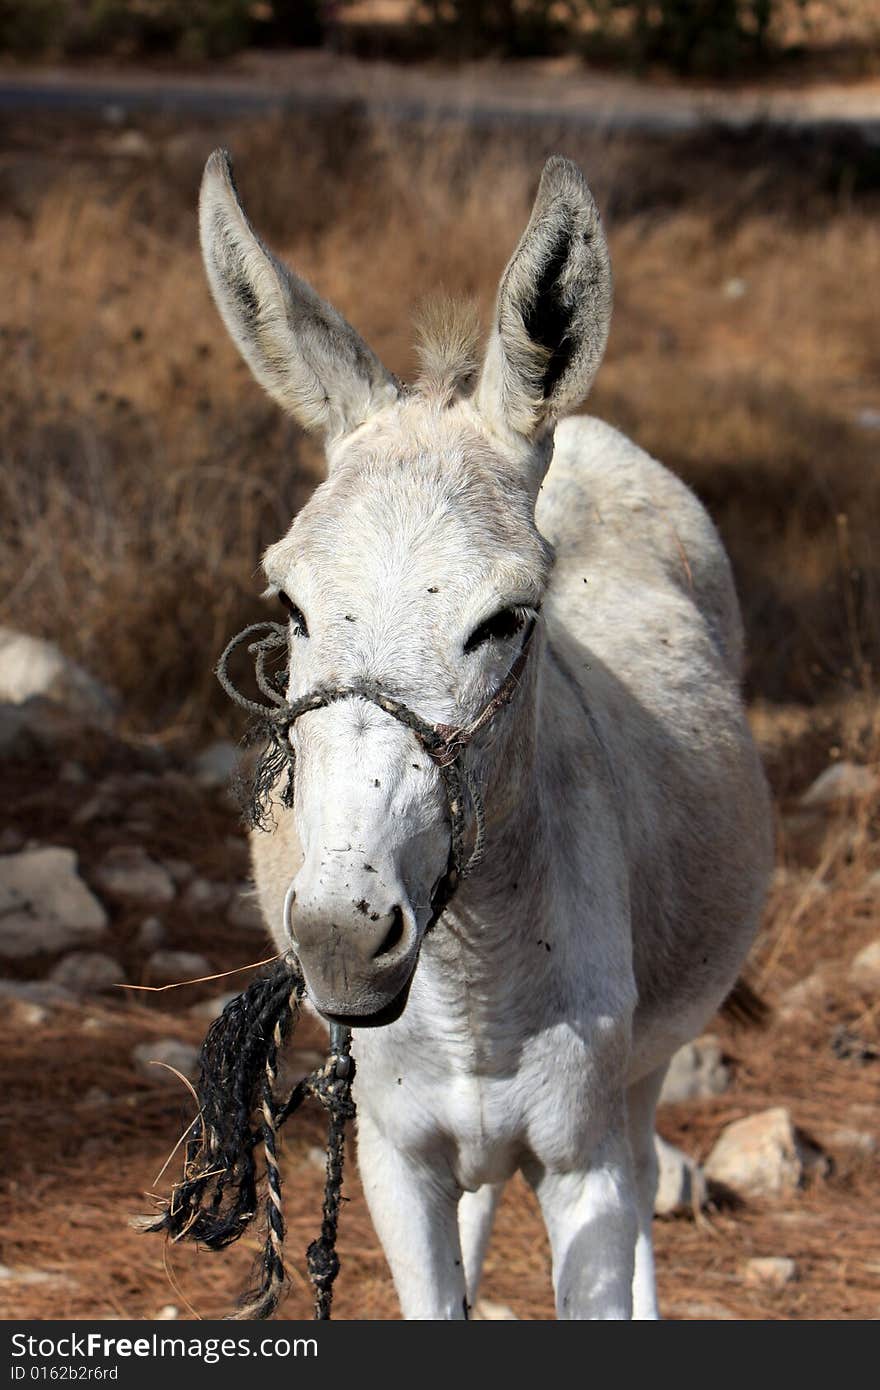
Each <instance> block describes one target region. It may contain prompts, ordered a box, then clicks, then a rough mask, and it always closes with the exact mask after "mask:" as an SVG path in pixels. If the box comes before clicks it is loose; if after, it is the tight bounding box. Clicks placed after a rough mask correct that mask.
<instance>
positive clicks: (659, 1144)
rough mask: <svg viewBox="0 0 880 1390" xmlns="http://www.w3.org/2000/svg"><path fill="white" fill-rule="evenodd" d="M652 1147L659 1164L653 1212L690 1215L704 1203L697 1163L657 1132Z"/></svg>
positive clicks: (704, 1192) (663, 1214)
mask: <svg viewBox="0 0 880 1390" xmlns="http://www.w3.org/2000/svg"><path fill="white" fill-rule="evenodd" d="M654 1151H655V1153H656V1155H657V1161H658V1163H659V1165H660V1173H659V1177H658V1179H657V1195H656V1197H655V1198H654V1215H655V1216H678V1215H683V1214H690V1215H692V1214H693V1212H694V1211H695V1210H699V1208H701V1207H703V1206H705V1204H706V1182H705V1179H704V1177H703V1173H702V1170H701V1168H700V1165H699V1164H698V1163H697V1162H696V1161H695V1160H694V1159H692V1158H690V1157H689V1155H688V1154H686V1153H683V1152H682V1151H681V1149H677V1148H676V1147H675V1145H674V1144H668V1143H667V1142H666V1140H665V1139H661V1137H660V1135H659V1134H656V1135H655V1136H654Z"/></svg>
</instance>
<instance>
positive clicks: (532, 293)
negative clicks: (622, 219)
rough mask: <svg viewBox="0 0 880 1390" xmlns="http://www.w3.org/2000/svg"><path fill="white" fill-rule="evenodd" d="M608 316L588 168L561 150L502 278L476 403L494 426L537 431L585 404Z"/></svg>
mask: <svg viewBox="0 0 880 1390" xmlns="http://www.w3.org/2000/svg"><path fill="white" fill-rule="evenodd" d="M610 318H611V265H610V262H609V258H608V246H607V244H606V241H605V235H604V233H603V231H602V224H601V222H600V220H599V212H598V209H597V208H596V204H595V203H594V201H593V197H592V194H591V193H590V190H589V188H588V187H587V184H586V181H585V180H584V177H583V175H582V174H581V172H580V170H579V169H578V168H577V166H576V165H574V164H572V163H571V162H570V160H567V159H563V158H561V157H560V156H559V155H555V156H554V157H553V158H552V159H549V160H548V161H547V163H546V165H545V166H544V172H543V173H542V175H541V183H540V186H539V188H538V195H537V197H536V199H535V206H534V207H533V209H532V215H531V218H530V219H529V225H528V226H527V227H526V230H525V232H524V233H523V235H522V239H521V241H520V243H519V245H518V246H517V248H516V250H515V251H514V253H513V256H512V257H511V259H510V263H509V264H508V266H507V269H506V270H505V272H504V275H503V276H502V278H501V285H500V287H499V290H498V302H497V305H496V310H495V323H494V326H493V329H492V335H491V338H490V340H489V346H488V348H487V351H486V360H485V363H484V365H483V371H482V374H481V377H480V380H479V383H478V385H477V390H476V403H477V405H478V407H479V409H480V411H481V413H482V414H483V415H484V416H485V417H486V419H487V420H488V421H489V422H490V423H491V424H492V425H493V426H494V427H496V428H498V429H501V430H504V429H508V430H509V429H512V430H514V431H515V432H516V433H518V434H520V435H524V436H526V437H527V438H532V437H533V436H534V435H536V434H537V433H539V432H540V431H541V430H542V428H543V427H545V426H547V425H549V424H552V423H553V422H554V421H556V420H557V419H558V418H559V417H560V416H561V415H564V414H565V413H566V412H567V411H570V410H573V409H574V408H575V406H577V405H579V404H580V402H581V401H582V400H583V398H584V396H585V395H586V394H587V391H588V390H589V387H590V384H591V382H592V380H593V377H594V376H595V374H596V371H597V369H598V366H599V363H600V362H601V360H602V354H603V352H604V351H605V342H606V340H607V337H608V324H609V321H610Z"/></svg>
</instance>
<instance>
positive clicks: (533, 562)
mask: <svg viewBox="0 0 880 1390" xmlns="http://www.w3.org/2000/svg"><path fill="white" fill-rule="evenodd" d="M200 230H201V242H202V250H203V255H204V261H205V266H206V269H207V275H208V280H209V282H210V287H211V291H212V293H213V297H214V299H215V301H216V304H217V307H218V308H219V311H220V314H221V315H222V317H223V319H224V322H225V324H226V327H227V328H228V330H229V332H230V333H231V335H232V337H233V339H234V341H235V342H236V344H237V345H238V347H239V349H240V351H241V353H242V354H243V356H244V358H245V360H246V361H247V363H248V364H249V366H250V368H251V370H252V372H253V374H254V375H255V377H256V378H257V380H258V382H260V383H261V385H262V386H264V387H265V388H266V390H267V391H268V392H269V394H270V395H271V396H273V397H274V399H275V400H276V401H277V402H278V403H279V404H280V405H281V406H282V408H283V409H285V410H287V411H289V412H290V413H291V414H292V415H293V416H294V418H295V419H296V420H297V421H298V422H299V423H300V425H302V426H303V427H304V428H305V429H306V430H311V431H315V432H317V433H318V434H321V435H323V438H324V442H325V449H326V459H327V479H326V481H324V482H323V483H321V484H320V485H319V486H318V487H317V488H316V489H315V492H314V494H313V496H312V497H311V499H310V500H309V502H308V503H307V505H305V506H304V507H303V509H302V510H301V511H300V512H299V514H298V515H297V516H296V517H295V519H294V521H293V523H292V525H291V527H290V530H289V531H288V533H287V535H286V536H285V537H284V538H283V539H282V540H280V541H278V542H277V544H274V545H272V546H271V547H270V548H269V550H268V551H267V552H266V555H265V557H264V569H265V573H266V576H267V578H268V581H269V586H270V588H269V594H270V596H271V595H275V596H277V598H278V599H279V600H280V601H281V603H282V604H283V606H284V609H285V611H286V615H287V619H288V620H289V629H288V631H289V655H290V670H289V688H288V691H287V696H288V699H289V700H290V701H291V702H292V703H295V702H297V701H301V702H302V703H304V704H305V705H306V706H307V708H306V709H305V710H304V712H303V710H302V703H301V705H300V710H301V713H300V716H299V717H298V718H297V719H296V721H295V722H294V723H293V724H292V725H291V728H290V732H289V742H290V745H292V749H293V754H294V756H295V766H296V778H295V784H294V788H293V793H292V804H291V806H290V808H289V809H288V808H286V807H285V806H283V805H280V804H279V805H278V806H277V807H276V814H275V818H274V829H273V830H272V831H271V832H270V833H268V834H260V833H257V834H255V835H254V836H253V837H252V858H253V868H254V875H255V881H256V885H257V892H258V896H259V900H260V903H261V906H262V909H263V911H264V914H265V917H266V921H267V923H268V924H269V927H270V929H271V931H272V933H273V935H274V939H275V941H276V942H277V945H278V948H279V950H280V951H281V952H283V953H292V955H293V956H294V957H295V959H296V960H298V962H299V967H300V969H301V970H302V972H303V975H304V978H305V981H306V986H307V990H308V995H309V997H310V1000H311V1002H312V1004H313V1006H314V1007H315V1009H316V1010H317V1011H318V1012H319V1013H320V1015H322V1016H323V1018H324V1019H326V1020H329V1021H331V1022H335V1023H337V1024H338V1023H342V1024H347V1025H348V1026H350V1027H352V1028H353V1029H354V1030H355V1031H354V1039H353V1054H354V1055H355V1057H356V1059H357V1079H356V1083H355V1094H356V1099H357V1105H358V1135H357V1139H358V1160H359V1166H360V1171H361V1174H362V1180H363V1186H364V1191H365V1193H366V1198H367V1202H368V1204H369V1209H370V1213H371V1216H372V1219H373V1222H374V1224H375V1227H376V1230H377V1233H378V1235H379V1237H380V1239H381V1242H382V1245H383V1247H384V1249H385V1253H386V1256H387V1259H388V1262H389V1264H390V1267H391V1271H392V1274H393V1277H394V1282H395V1285H396V1288H397V1292H398V1296H399V1299H400V1304H401V1307H402V1311H403V1315H404V1316H405V1317H407V1318H444V1319H445V1318H466V1317H467V1315H468V1310H469V1308H470V1307H471V1306H472V1305H473V1303H474V1299H475V1297H476V1292H477V1285H478V1281H479V1277H480V1269H481V1264H482V1260H483V1255H484V1251H485V1248H486V1244H487V1240H488V1237H489V1232H490V1227H491V1223H492V1219H493V1214H494V1211H495V1207H496V1204H497V1201H498V1197H499V1194H500V1192H501V1190H502V1188H503V1185H504V1183H505V1182H506V1181H507V1179H509V1178H510V1177H511V1175H512V1174H513V1173H514V1172H515V1171H517V1170H520V1171H521V1172H522V1173H523V1174H524V1176H525V1178H526V1180H527V1181H528V1182H529V1183H530V1184H531V1186H532V1187H533V1189H534V1191H535V1192H536V1194H537V1198H538V1201H539V1204H540V1207H541V1211H542V1214H543V1218H544V1221H545V1224H546V1228H547V1232H548V1237H549V1242H550V1247H551V1252H552V1267H553V1283H554V1291H555V1299H556V1310H557V1315H558V1316H559V1317H562V1318H628V1317H631V1316H634V1317H636V1318H654V1317H656V1316H657V1315H658V1314H657V1302H656V1294H655V1280H654V1269H653V1256H652V1248H651V1218H652V1209H653V1201H654V1195H655V1187H656V1179H657V1165H656V1158H655V1148H654V1112H655V1107H656V1102H657V1097H658V1094H659V1091H660V1087H661V1083H662V1080H663V1076H664V1072H665V1070H666V1067H667V1063H668V1060H669V1058H670V1057H671V1055H672V1054H673V1052H674V1051H675V1050H676V1049H677V1048H678V1047H679V1046H680V1045H681V1044H683V1043H684V1042H686V1041H687V1040H688V1039H690V1038H692V1037H693V1036H694V1035H695V1034H696V1033H697V1032H698V1031H699V1030H700V1029H701V1028H703V1027H704V1025H705V1024H706V1022H707V1020H708V1019H709V1018H710V1017H711V1016H712V1015H713V1013H714V1012H715V1011H716V1010H717V1008H718V1007H719V1005H720V1004H721V1002H722V1001H723V1000H724V998H725V996H726V995H727V993H728V991H729V990H730V989H731V987H732V985H733V982H734V980H735V978H736V975H737V971H738V969H739V967H740V965H741V963H742V960H743V957H744V955H745V953H746V951H747V949H748V946H749V944H750V942H751V940H752V937H753V934H754V932H755V930H756V926H757V923H758V920H759V914H760V911H761V906H762V901H763V897H764V893H765V888H766V880H767V877H768V872H769V865H770V857H771V833H770V811H769V801H768V794H767V789H766V784H765V781H764V777H763V773H762V771H761V767H760V763H759V760H758V757H757V755H756V751H755V748H754V746H753V743H752V740H751V737H750V734H749V730H748V726H747V723H746V719H745V715H744V710H743V703H742V699H741V694H740V678H741V669H742V647H743V636H742V625H741V619H740V615H739V610H738V605H737V599H736V596H735V592H734V587H733V582H732V577H731V571H730V566H729V563H728V560H727V558H726V556H725V553H724V550H723V548H722V545H721V542H720V540H719V537H718V535H717V533H716V531H715V529H714V528H713V525H712V523H711V522H710V520H709V518H708V516H707V515H706V513H705V511H704V510H703V508H702V506H701V505H700V504H699V502H698V501H697V500H696V498H695V497H694V496H693V495H692V494H691V493H690V492H689V490H688V489H687V488H686V487H685V486H684V485H683V484H682V483H681V482H680V481H678V480H677V479H676V478H675V477H674V476H673V475H672V474H671V473H669V472H668V471H667V470H666V469H665V468H664V467H662V465H661V464H659V463H657V462H655V461H654V460H653V459H652V458H650V457H649V456H648V455H647V454H645V453H644V452H643V451H642V450H641V449H639V448H638V447H637V446H636V445H635V444H633V443H631V442H630V441H629V440H627V439H626V438H625V437H623V436H622V435H621V434H619V433H618V432H617V431H616V430H614V429H612V428H610V427H609V426H608V425H606V424H603V423H601V422H600V421H598V420H595V419H591V418H588V417H584V416H577V417H573V418H570V419H566V420H563V422H562V423H561V424H559V425H558V427H557V421H559V420H560V418H561V417H563V416H566V415H568V414H569V413H570V412H571V411H572V410H573V409H574V408H575V407H576V406H577V405H578V404H579V403H580V402H581V401H582V399H583V397H584V396H585V394H586V392H587V390H588V388H589V386H590V383H591V382H592V379H593V377H594V375H595V373H596V370H597V368H598V366H599V363H600V360H601V357H602V354H603V351H604V348H605V342H606V338H607V334H608V326H609V318H610V312H611V298H612V288H611V272H610V266H609V256H608V250H607V246H606V241H605V237H604V234H603V230H602V227H601V224H600V220H599V214H598V212H597V209H596V205H595V203H594V201H593V198H592V196H591V194H590V191H589V189H588V187H587V184H586V182H585V181H584V178H583V176H582V175H581V173H580V171H579V170H578V169H577V168H576V166H575V165H573V164H572V163H570V162H569V161H568V160H565V159H563V158H560V157H554V158H551V159H550V160H549V161H548V163H547V164H546V166H545V168H544V171H543V174H542V177H541V181H540V186H539V188H538V192H537V197H536V201H535V204H534V208H533V211H532V214H531V218H530V221H529V223H528V225H527V227H526V229H525V232H524V233H523V236H522V238H521V240H520V242H519V244H518V246H517V247H516V250H515V251H514V253H513V256H512V258H511V260H510V262H509V263H508V265H507V268H506V270H505V272H504V274H503V276H502V279H501V283H500V288H499V292H498V298H497V305H496V310H495V317H494V321H493V324H492V328H491V333H490V335H489V338H488V343H487V347H486V350H485V355H484V357H483V359H482V365H480V366H479V367H477V366H476V365H475V352H474V335H473V332H472V331H471V329H470V328H469V326H468V321H467V319H466V318H465V317H463V316H462V314H461V313H459V312H458V311H457V310H455V309H449V310H448V311H446V312H444V313H441V314H439V315H436V314H435V316H434V321H433V324H432V325H431V327H430V328H429V331H428V332H427V335H426V336H425V338H424V339H423V343H422V350H421V360H422V370H421V375H420V377H419V379H418V380H417V381H416V382H415V384H414V385H413V386H411V387H407V386H404V385H403V384H402V383H401V382H400V381H398V380H397V379H396V378H395V377H394V376H393V375H392V374H391V373H390V372H389V371H387V370H386V369H385V367H383V366H382V364H381V363H380V362H379V360H378V359H377V358H376V356H375V355H374V354H373V352H372V351H371V350H370V349H369V347H367V346H366V344H365V343H364V342H363V341H362V340H361V338H360V337H359V336H358V334H357V333H356V332H355V330H354V329H353V328H352V327H351V326H350V325H349V324H348V323H347V322H346V321H345V320H344V319H343V318H342V317H341V316H340V314H339V313H337V311H336V310H335V309H333V308H332V307H331V306H330V305H329V304H327V303H326V302H325V301H324V300H322V299H321V298H320V297H319V296H318V294H317V293H316V292H315V291H314V290H313V289H312V288H311V287H310V286H309V285H308V284H306V283H305V282H304V281H303V280H301V279H300V278H298V277H297V276H296V275H295V274H293V273H292V272H291V271H290V270H288V269H287V268H286V267H285V266H284V265H282V264H281V263H280V262H279V261H278V260H276V259H275V258H274V257H273V256H272V255H271V253H270V252H269V251H268V250H267V249H266V247H265V246H264V245H263V244H262V242H261V241H260V240H259V239H258V238H257V236H256V234H255V233H254V231H253V229H252V228H251V226H250V224H249V222H248V221H247V219H246V216H245V213H244V211H243V209H242V206H241V203H240V201H239V198H238V195H237V192H236V189H235V185H234V183H233V179H232V171H231V165H230V162H229V159H228V156H227V155H226V154H225V152H223V151H217V152H215V153H214V154H213V155H212V156H211V158H210V159H209V160H208V163H207V166H206V169H205V173H204V178H203V183H202V190H201V198H200ZM314 691H318V692H319V697H318V698H317V699H316V700H314V701H312V702H311V704H310V703H309V701H308V699H305V697H307V696H308V695H309V692H314ZM322 691H323V692H330V694H329V695H327V697H326V698H324V697H322V696H320V692H322ZM401 711H403V712H404V714H403V715H401ZM407 714H409V715H410V716H411V717H409V718H407V717H406V715H407ZM426 731H427V732H426ZM451 768H454V769H455V771H456V780H455V781H454V784H453V783H451V782H450V776H449V770H450V769H451ZM450 788H451V789H450ZM451 842H452V844H451ZM475 851H476V853H475ZM468 856H470V862H469V863H468V862H467V858H468ZM478 860H479V863H478V862H477V861H478Z"/></svg>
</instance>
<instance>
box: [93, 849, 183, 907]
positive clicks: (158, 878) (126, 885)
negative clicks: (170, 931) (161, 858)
mask: <svg viewBox="0 0 880 1390" xmlns="http://www.w3.org/2000/svg"><path fill="white" fill-rule="evenodd" d="M94 879H95V882H96V883H97V885H98V887H99V888H100V889H101V891H102V892H103V893H106V894H107V895H108V896H109V897H111V898H137V899H143V900H144V901H146V902H156V903H167V902H170V901H171V899H172V898H173V897H174V891H175V890H174V882H173V880H172V878H171V875H170V874H169V872H168V870H167V869H165V868H163V866H162V865H161V864H157V863H156V860H155V859H151V858H150V856H149V855H148V854H147V852H146V851H145V850H143V849H141V847H140V845H115V846H114V847H113V849H111V850H108V851H107V853H106V854H105V856H104V858H103V859H102V860H101V862H100V864H99V865H98V866H97V868H96V869H95V872H94Z"/></svg>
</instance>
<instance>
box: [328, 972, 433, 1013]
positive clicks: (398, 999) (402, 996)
mask: <svg viewBox="0 0 880 1390" xmlns="http://www.w3.org/2000/svg"><path fill="white" fill-rule="evenodd" d="M415 973H416V972H415V966H413V968H412V970H411V971H410V975H409V979H408V980H407V982H406V984H405V985H404V986H403V989H401V990H399V991H398V992H397V994H395V996H394V998H393V999H392V1000H390V1001H389V1003H387V1004H383V1005H382V1008H381V1009H377V1010H376V1012H375V1013H372V1014H331V1013H327V1011H326V1010H325V1009H319V1010H318V1012H319V1013H320V1015H321V1017H322V1018H326V1020H327V1022H328V1023H341V1024H343V1025H344V1026H345V1027H346V1028H384V1027H385V1025H386V1024H387V1023H395V1022H396V1021H397V1019H399V1018H400V1015H401V1014H402V1013H403V1011H404V1009H405V1008H406V1002H407V1000H408V999H409V991H410V987H411V986H412V982H413V976H414V975H415Z"/></svg>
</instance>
